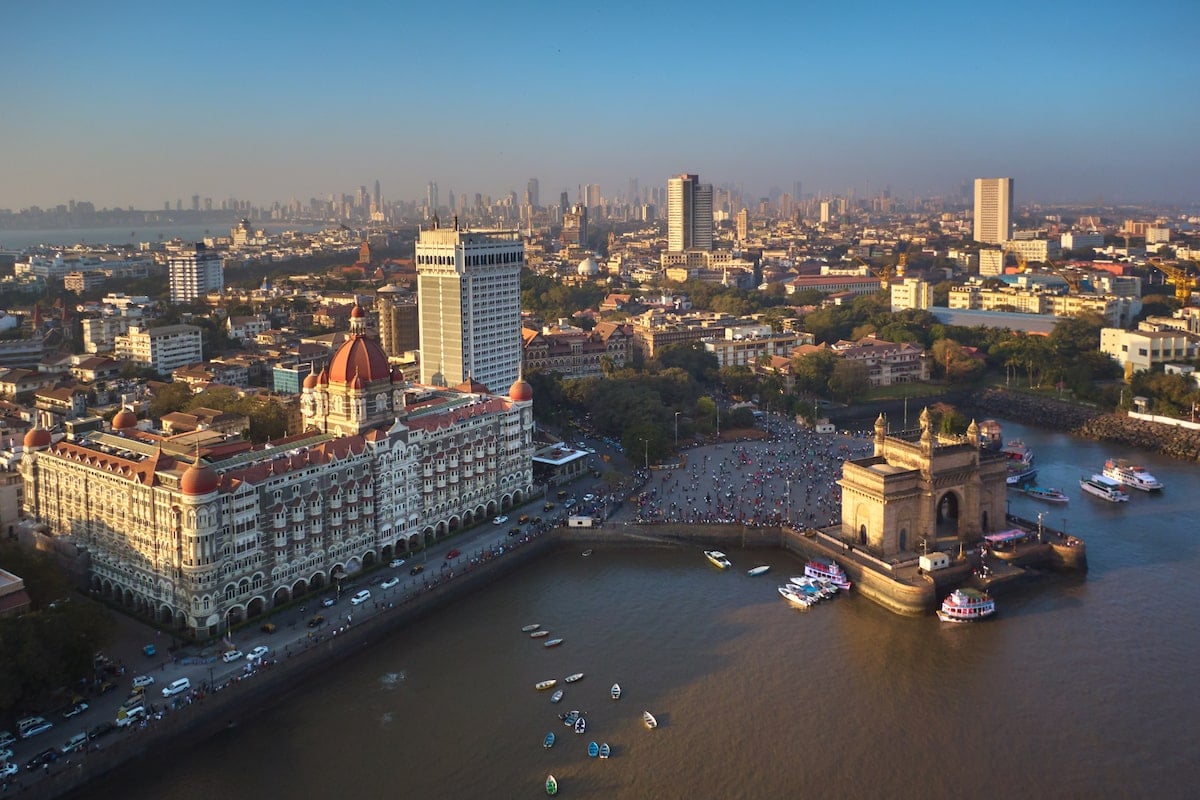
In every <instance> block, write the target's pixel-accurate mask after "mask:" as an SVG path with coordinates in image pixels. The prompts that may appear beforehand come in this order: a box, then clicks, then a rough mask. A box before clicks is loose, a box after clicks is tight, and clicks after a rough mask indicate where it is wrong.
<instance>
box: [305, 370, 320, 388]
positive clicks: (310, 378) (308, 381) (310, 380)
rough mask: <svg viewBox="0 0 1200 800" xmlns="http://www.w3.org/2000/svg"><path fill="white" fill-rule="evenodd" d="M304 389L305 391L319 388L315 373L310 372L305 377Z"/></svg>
mask: <svg viewBox="0 0 1200 800" xmlns="http://www.w3.org/2000/svg"><path fill="white" fill-rule="evenodd" d="M304 388H305V389H315V388H317V375H316V373H315V372H310V373H308V374H307V375H305V376H304Z"/></svg>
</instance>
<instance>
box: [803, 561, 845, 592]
mask: <svg viewBox="0 0 1200 800" xmlns="http://www.w3.org/2000/svg"><path fill="white" fill-rule="evenodd" d="M804 574H805V575H806V576H808V577H809V578H824V579H825V580H827V581H829V582H830V583H832V584H833V585H834V586H836V587H838V588H839V589H846V590H849V589H850V579H849V578H847V577H846V573H845V571H844V570H843V569H842V568H841V567H840V566H838V564H837V562H836V561H832V560H830V559H825V558H812V559H809V561H808V563H807V564H805V565H804Z"/></svg>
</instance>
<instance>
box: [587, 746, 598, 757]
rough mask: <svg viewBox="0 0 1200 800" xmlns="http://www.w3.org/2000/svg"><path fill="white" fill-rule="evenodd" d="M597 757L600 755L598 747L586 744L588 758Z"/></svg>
mask: <svg viewBox="0 0 1200 800" xmlns="http://www.w3.org/2000/svg"><path fill="white" fill-rule="evenodd" d="M598 755H600V745H598V744H596V743H595V742H588V758H595V757H596V756H598Z"/></svg>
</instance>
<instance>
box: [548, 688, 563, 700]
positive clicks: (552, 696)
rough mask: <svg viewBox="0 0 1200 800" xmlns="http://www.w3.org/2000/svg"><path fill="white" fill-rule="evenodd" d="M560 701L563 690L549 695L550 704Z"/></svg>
mask: <svg viewBox="0 0 1200 800" xmlns="http://www.w3.org/2000/svg"><path fill="white" fill-rule="evenodd" d="M562 699H563V690H562V689H558V690H557V691H555V692H554V694H552V695H550V702H551V703H557V702H559V701H560V700H562Z"/></svg>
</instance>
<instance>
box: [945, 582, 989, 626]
mask: <svg viewBox="0 0 1200 800" xmlns="http://www.w3.org/2000/svg"><path fill="white" fill-rule="evenodd" d="M995 613H996V601H995V600H993V599H992V598H991V597H990V596H989V595H988V594H987V593H986V592H980V591H977V590H975V589H955V590H954V591H953V592H951V593H950V594H949V595H948V596H947V597H946V599H945V600H943V601H942V607H941V608H939V609H938V612H937V615H938V619H940V620H941V621H942V622H971V621H974V620H977V619H983V618H984V617H990V616H991V615H992V614H995Z"/></svg>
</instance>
